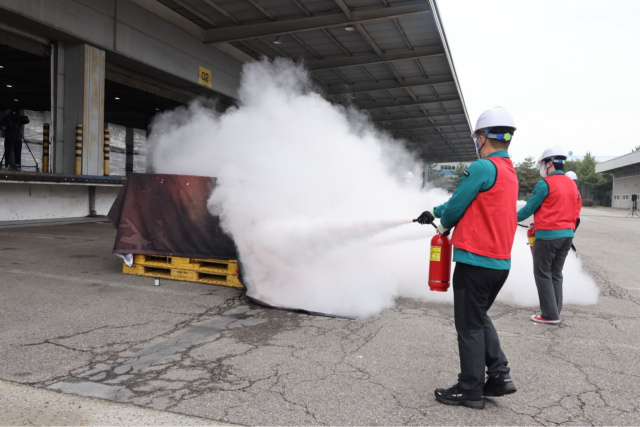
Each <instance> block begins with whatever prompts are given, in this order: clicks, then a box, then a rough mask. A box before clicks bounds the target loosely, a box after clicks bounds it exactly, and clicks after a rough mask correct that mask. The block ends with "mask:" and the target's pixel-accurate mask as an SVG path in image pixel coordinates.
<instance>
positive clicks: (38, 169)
mask: <svg viewBox="0 0 640 427" xmlns="http://www.w3.org/2000/svg"><path fill="white" fill-rule="evenodd" d="M18 132H19V133H20V138H21V139H22V142H24V145H26V146H27V150H29V154H31V157H32V158H33V162H34V163H35V164H36V172H40V165H38V161H37V160H36V156H34V155H33V151H31V147H29V144H28V143H27V140H26V139H24V135H23V134H22V132H21V131H20V129H18ZM6 154H7V153H6V152H4V153H3V154H2V159H0V166H2V164H3V162H4V159H5V157H6ZM7 161H8V160H7ZM4 164H5V165H6V163H4Z"/></svg>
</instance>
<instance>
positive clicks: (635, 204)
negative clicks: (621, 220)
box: [625, 194, 640, 218]
mask: <svg viewBox="0 0 640 427" xmlns="http://www.w3.org/2000/svg"><path fill="white" fill-rule="evenodd" d="M634 195H635V194H634ZM637 208H638V200H633V201H632V202H631V212H629V215H627V216H626V217H625V218H629V217H631V218H633V216H634V215H635V216H636V218H640V216H639V215H638V212H636V209H637Z"/></svg>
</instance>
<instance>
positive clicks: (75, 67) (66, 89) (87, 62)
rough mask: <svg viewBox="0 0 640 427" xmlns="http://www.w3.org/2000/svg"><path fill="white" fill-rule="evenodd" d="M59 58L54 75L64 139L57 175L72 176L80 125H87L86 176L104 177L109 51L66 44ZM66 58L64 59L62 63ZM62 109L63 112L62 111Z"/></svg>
mask: <svg viewBox="0 0 640 427" xmlns="http://www.w3.org/2000/svg"><path fill="white" fill-rule="evenodd" d="M58 50H59V51H61V52H63V54H62V55H58V59H59V60H58V63H57V69H56V72H55V74H54V79H56V77H57V78H58V80H60V81H61V82H60V83H59V84H58V85H57V92H58V93H57V96H54V99H59V98H60V96H62V94H64V95H63V96H64V98H63V99H62V102H57V101H56V102H57V104H58V105H57V111H59V112H60V113H61V114H60V115H61V117H58V122H59V121H60V120H61V121H62V123H58V124H57V129H61V132H62V138H61V140H58V138H56V139H57V141H56V156H55V157H56V172H58V173H68V174H72V173H73V172H74V163H75V135H76V123H82V125H83V142H82V148H83V154H82V174H83V175H102V174H103V170H104V162H103V145H104V77H105V52H104V50H102V49H98V48H96V47H93V46H89V45H87V44H84V43H66V44H65V45H64V48H62V47H61V46H60V48H59V49H58ZM61 56H63V57H64V59H63V60H60V57H61ZM60 110H62V111H60Z"/></svg>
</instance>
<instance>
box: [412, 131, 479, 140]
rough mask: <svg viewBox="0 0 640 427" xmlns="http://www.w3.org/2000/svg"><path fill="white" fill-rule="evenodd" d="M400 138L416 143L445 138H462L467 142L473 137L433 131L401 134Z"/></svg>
mask: <svg viewBox="0 0 640 427" xmlns="http://www.w3.org/2000/svg"><path fill="white" fill-rule="evenodd" d="M460 133H462V132H460ZM402 139H404V140H406V141H411V142H416V143H423V142H433V141H442V140H445V139H446V140H450V141H453V140H464V141H468V142H473V139H471V138H470V137H469V136H468V135H467V136H462V135H458V134H457V133H434V134H430V135H419V136H417V135H416V136H403V137H402Z"/></svg>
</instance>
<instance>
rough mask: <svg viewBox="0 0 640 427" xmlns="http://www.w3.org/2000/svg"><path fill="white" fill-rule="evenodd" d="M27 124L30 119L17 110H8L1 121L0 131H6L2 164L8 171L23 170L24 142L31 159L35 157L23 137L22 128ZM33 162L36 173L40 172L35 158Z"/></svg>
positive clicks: (0, 161)
mask: <svg viewBox="0 0 640 427" xmlns="http://www.w3.org/2000/svg"><path fill="white" fill-rule="evenodd" d="M27 123H29V117H28V116H23V115H21V114H19V113H18V110H17V109H16V108H10V109H8V110H7V114H6V115H5V116H4V117H2V118H1V119H0V129H1V130H3V131H4V154H3V156H2V160H0V164H1V163H2V162H4V164H5V165H6V166H7V169H10V170H18V171H19V170H20V169H21V166H20V157H21V150H22V142H23V141H24V143H25V145H26V147H27V149H28V150H29V153H30V154H31V157H33V153H32V152H31V148H29V144H27V141H25V140H24V136H23V135H22V126H23V125H26V124H27ZM33 160H34V162H35V163H36V172H39V168H38V162H37V161H36V160H35V157H33Z"/></svg>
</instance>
